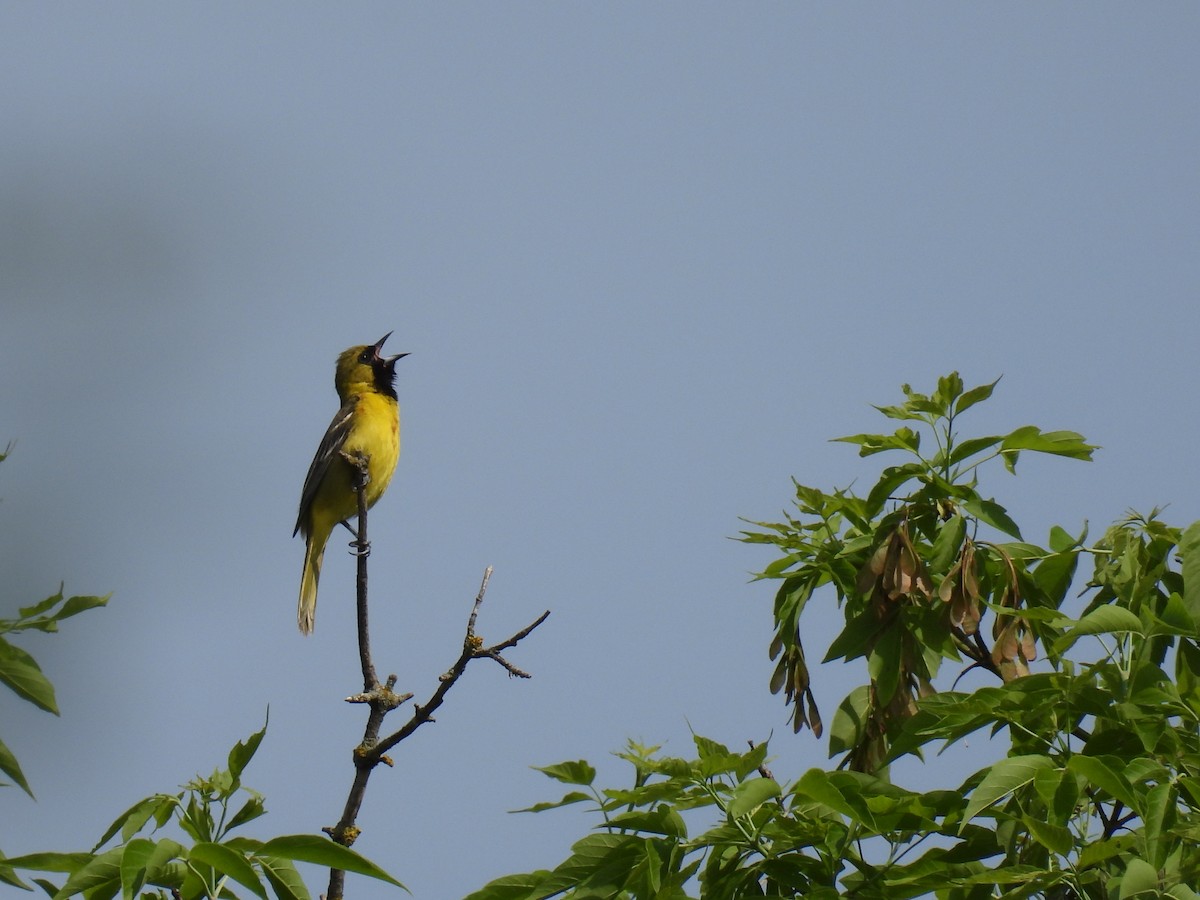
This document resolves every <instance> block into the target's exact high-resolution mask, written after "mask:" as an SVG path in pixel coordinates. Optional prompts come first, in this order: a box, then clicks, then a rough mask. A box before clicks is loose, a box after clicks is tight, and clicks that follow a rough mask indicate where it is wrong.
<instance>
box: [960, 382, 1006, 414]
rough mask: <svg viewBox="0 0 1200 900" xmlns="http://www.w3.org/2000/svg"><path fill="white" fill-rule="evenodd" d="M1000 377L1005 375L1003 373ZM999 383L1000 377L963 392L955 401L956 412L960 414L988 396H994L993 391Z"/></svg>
mask: <svg viewBox="0 0 1200 900" xmlns="http://www.w3.org/2000/svg"><path fill="white" fill-rule="evenodd" d="M1000 377H1001V378H1003V377H1004V376H1003V375H1002V376H1000ZM999 383H1000V378H997V379H996V380H995V381H993V382H992V383H991V384H981V385H979V386H978V387H973V388H971V389H970V390H969V391H966V392H965V393H963V394H962V395H961V396H959V398H958V400H957V401H955V403H954V414H955V415H958V414H959V413H961V412H965V411H966V410H968V409H970V408H971V407H972V406H974V405H975V404H976V403H980V402H981V401H983V400H986V399H988V397H990V396H992V391H993V390H995V388H996V385H997V384H999Z"/></svg>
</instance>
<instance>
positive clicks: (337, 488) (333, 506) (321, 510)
mask: <svg viewBox="0 0 1200 900" xmlns="http://www.w3.org/2000/svg"><path fill="white" fill-rule="evenodd" d="M391 334H392V333H391V332H390V331H389V332H388V333H387V334H385V335H384V336H383V337H381V338H380V339H379V340H377V341H376V342H375V343H374V344H371V345H370V346H360V347H351V348H350V349H349V350H345V351H343V352H342V354H341V355H340V356H339V357H338V360H337V369H336V370H335V372H334V376H333V385H334V387H335V388H337V394H338V399H339V400H340V401H341V403H342V408H341V409H339V410H338V411H337V415H335V416H334V417H333V421H332V422H330V423H329V430H328V431H326V432H325V437H323V438H321V444H320V446H319V447H317V455H316V456H314V457H313V461H312V465H311V466H309V468H308V477H306V478H305V479H304V490H303V492H301V494H300V515H299V517H298V518H297V519H296V529H295V531H293V532H292V537H295V536H296V534H297V533H303V535H304V539H305V547H304V572H303V574H302V575H301V578H300V603H299V605H298V607H297V609H296V620H297V621H298V622H299V624H300V631H301V632H302V633H303V634H311V633H312V630H313V620H314V619H315V617H316V613H317V581H318V579H319V578H320V577H321V560H322V558H323V557H324V556H325V544H326V542H327V541H328V540H329V535H330V534H332V533H333V529H334V528H336V527H337V526H338V524H340V523H344V522H346V520H348V519H349V518H350V517H351V516H354V515H355V514H357V512H358V497H357V496H355V493H354V487H353V484H354V482H353V477H354V474H355V473H354V470H353V468H352V467H351V464H350V463H349V462H347V461H346V459H345V458H344V457H343V456H342V454H343V453H347V454H350V455H352V456H353V455H355V454H362V455H363V456H366V457H367V458H368V460H369V462H368V464H367V475H368V479H369V480H368V482H367V488H366V492H367V506H374V505H375V501H377V500H378V499H379V498H380V497H382V496H383V492H384V491H386V490H387V486H388V483H389V482H390V481H391V480H392V473H393V472H394V471H395V470H396V461H397V460H398V459H399V458H400V407H399V404H398V403H397V401H396V386H395V385H396V361H397V360H400V359H402V358H404V357H405V356H408V354H407V353H398V354H396V355H395V356H388V357H384V356H381V355H380V353H379V350H380V348H381V347H383V342H384V341H386V340H387V339H388V338H389V337H391Z"/></svg>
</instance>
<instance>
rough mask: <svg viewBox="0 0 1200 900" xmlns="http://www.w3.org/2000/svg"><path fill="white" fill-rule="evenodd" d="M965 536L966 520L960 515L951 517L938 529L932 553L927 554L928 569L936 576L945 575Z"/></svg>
mask: <svg viewBox="0 0 1200 900" xmlns="http://www.w3.org/2000/svg"><path fill="white" fill-rule="evenodd" d="M966 535H967V520H966V519H964V518H963V517H962V516H960V515H954V516H951V517H950V519H949V521H947V522H945V523H943V524H942V526H941V527H940V528H938V533H937V537H936V538H934V540H933V551H932V552H931V553H930V554H929V569H930V571H932V572H935V573H937V574H939V575H940V574H943V573H945V572H946V571H947V570H948V569H949V568H950V566H951V564H952V563H953V562H954V560H955V558H956V557H957V556H958V552H959V550H961V549H962V543H963V539H964V538H965V537H966Z"/></svg>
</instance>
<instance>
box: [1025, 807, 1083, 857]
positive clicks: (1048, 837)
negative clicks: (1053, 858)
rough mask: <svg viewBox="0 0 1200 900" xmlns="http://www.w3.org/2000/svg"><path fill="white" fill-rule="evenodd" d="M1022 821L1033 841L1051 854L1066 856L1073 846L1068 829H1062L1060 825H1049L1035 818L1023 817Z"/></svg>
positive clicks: (1073, 842)
mask: <svg viewBox="0 0 1200 900" xmlns="http://www.w3.org/2000/svg"><path fill="white" fill-rule="evenodd" d="M1022 821H1023V822H1024V823H1025V827H1026V828H1028V829H1029V833H1030V834H1031V835H1033V839H1034V840H1035V841H1037V842H1038V843H1039V844H1041V845H1042V846H1043V847H1045V848H1046V849H1047V850H1049V851H1050V852H1051V853H1055V854H1057V855H1059V856H1066V855H1068V854H1069V853H1070V852H1071V850H1072V848H1074V846H1075V839H1074V838H1073V837H1072V835H1071V829H1069V828H1064V827H1063V826H1062V825H1051V824H1050V823H1049V822H1043V821H1041V820H1040V819H1038V818H1037V817H1036V816H1025V817H1024V818H1023V819H1022Z"/></svg>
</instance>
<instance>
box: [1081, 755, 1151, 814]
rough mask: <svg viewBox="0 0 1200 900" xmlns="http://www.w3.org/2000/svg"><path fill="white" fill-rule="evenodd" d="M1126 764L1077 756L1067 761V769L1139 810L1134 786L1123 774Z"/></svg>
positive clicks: (1102, 758)
mask: <svg viewBox="0 0 1200 900" xmlns="http://www.w3.org/2000/svg"><path fill="white" fill-rule="evenodd" d="M1122 768H1124V764H1123V763H1122V761H1121V760H1119V759H1117V758H1116V757H1100V756H1083V755H1078V754H1077V755H1075V756H1072V757H1071V758H1070V760H1068V761H1067V769H1068V770H1070V771H1071V772H1074V773H1075V774H1076V775H1081V776H1083V778H1085V779H1086V780H1087V781H1089V782H1091V784H1093V785H1094V786H1096V787H1098V788H1100V789H1101V790H1103V791H1107V792H1108V794H1109V795H1110V796H1111V797H1113V799H1115V800H1120V801H1121V802H1122V803H1124V804H1125V805H1126V806H1128V807H1129V808H1130V809H1134V810H1138V809H1139V808H1140V807H1141V803H1139V802H1138V797H1137V795H1136V793H1135V792H1134V790H1133V785H1131V784H1130V783H1129V779H1127V778H1126V777H1125V776H1124V775H1123V774H1122V773H1121V771H1120V770H1121V769H1122Z"/></svg>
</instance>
